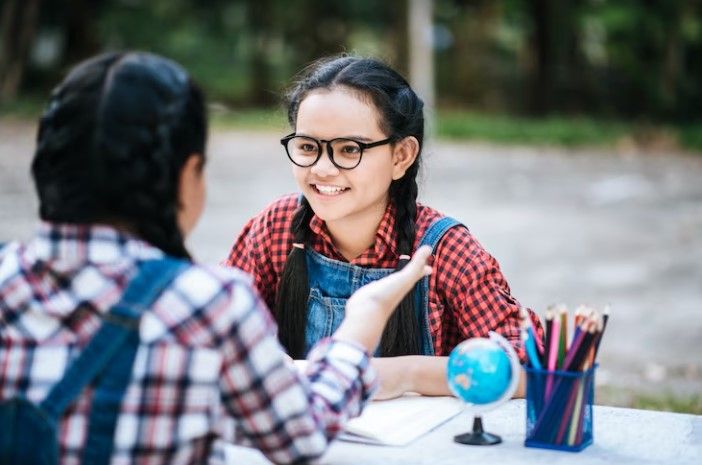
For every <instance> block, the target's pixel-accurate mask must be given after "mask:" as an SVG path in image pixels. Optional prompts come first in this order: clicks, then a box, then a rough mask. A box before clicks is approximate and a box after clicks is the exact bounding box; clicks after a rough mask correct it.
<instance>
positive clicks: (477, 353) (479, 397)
mask: <svg viewBox="0 0 702 465" xmlns="http://www.w3.org/2000/svg"><path fill="white" fill-rule="evenodd" d="M447 375H448V376H447V377H448V382H449V387H450V388H451V390H452V391H453V393H454V394H455V395H456V396H457V397H458V398H460V399H462V400H463V401H464V402H467V403H469V404H475V405H486V404H490V403H492V402H496V401H498V400H499V399H500V398H501V397H502V396H503V395H504V394H505V392H506V391H507V390H508V389H509V387H510V383H511V381H512V367H511V363H510V359H509V357H508V355H507V353H506V352H505V351H504V350H503V349H502V348H501V347H500V345H499V344H497V343H495V342H494V341H492V340H490V339H482V338H475V339H469V340H467V341H464V342H462V343H460V344H459V345H457V346H456V347H455V348H454V349H453V351H451V354H450V356H449V360H448V373H447Z"/></svg>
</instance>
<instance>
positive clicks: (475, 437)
mask: <svg viewBox="0 0 702 465" xmlns="http://www.w3.org/2000/svg"><path fill="white" fill-rule="evenodd" d="M453 440H454V441H455V442H457V443H459V444H469V445H471V446H494V445H495V444H499V443H501V442H502V438H501V437H499V436H498V435H496V434H492V433H486V432H485V431H484V430H483V419H482V418H481V417H478V416H476V417H475V418H474V419H473V431H471V432H470V433H463V434H458V435H456V436H454V437H453Z"/></svg>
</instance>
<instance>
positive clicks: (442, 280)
mask: <svg viewBox="0 0 702 465" xmlns="http://www.w3.org/2000/svg"><path fill="white" fill-rule="evenodd" d="M298 198H299V195H298V194H291V195H288V196H285V197H282V198H281V199H279V200H277V201H275V202H273V203H272V204H271V205H269V206H268V207H267V208H266V209H265V210H263V212H261V213H260V214H259V215H257V216H255V217H254V218H252V219H251V220H249V222H248V223H247V224H246V225H245V226H244V229H243V230H242V231H241V233H240V235H239V237H238V238H237V239H236V241H235V242H234V246H233V247H232V250H231V252H230V253H229V257H228V258H227V260H226V261H225V264H227V265H229V266H234V267H238V268H241V269H243V270H244V271H246V272H248V273H250V274H251V275H253V277H254V283H255V285H256V287H257V288H258V290H259V292H260V293H261V295H262V297H263V299H264V300H265V301H266V303H267V304H268V305H269V307H270V308H272V306H273V304H274V302H275V292H276V290H277V288H278V281H279V280H280V276H281V274H282V272H283V267H284V265H285V259H286V257H287V256H288V254H289V253H290V250H291V248H292V242H293V236H292V234H291V232H290V224H291V222H292V217H293V214H294V212H295V209H296V208H297V205H298ZM443 216H444V215H442V214H441V213H439V212H437V211H436V210H433V209H431V208H429V207H426V206H424V205H421V204H417V223H416V225H417V229H416V230H417V235H416V240H415V245H414V247H415V248H416V247H417V246H418V244H419V241H420V240H421V238H422V236H423V235H424V232H425V231H426V229H427V228H428V227H429V225H430V224H431V223H432V222H433V221H434V220H436V219H438V218H441V217H443ZM394 228H395V208H394V207H393V205H392V204H390V205H388V208H387V210H386V211H385V214H384V216H383V218H382V219H381V221H380V225H379V226H378V231H377V232H376V236H375V237H376V240H375V242H374V243H373V245H371V246H370V247H369V248H368V249H367V250H366V251H365V252H363V253H362V254H361V255H359V256H358V257H356V258H355V259H354V260H353V261H352V262H351V263H352V264H354V265H358V266H366V267H374V268H394V267H395V266H397V262H398V260H399V254H398V252H397V245H396V236H395V232H394ZM310 230H311V231H312V240H311V242H312V244H311V246H312V248H313V249H314V250H315V251H317V252H319V253H321V254H322V255H324V256H326V257H329V258H332V259H335V260H341V261H347V260H346V259H345V258H344V257H343V256H342V255H341V253H340V252H339V251H338V250H337V248H336V247H335V246H334V243H333V241H332V238H331V236H330V235H329V231H328V230H327V228H326V225H325V223H324V221H322V220H321V219H319V218H318V217H317V216H313V218H312V220H311V221H310ZM519 308H520V304H519V302H517V300H516V299H515V298H514V297H512V295H511V294H510V290H509V285H508V284H507V281H506V280H505V278H504V276H502V272H501V271H500V266H499V264H498V263H497V261H496V260H495V258H494V257H492V256H491V255H490V254H489V253H488V252H486V251H485V249H483V247H482V246H481V245H480V244H479V243H478V241H477V240H476V239H475V238H474V237H473V236H472V235H471V233H470V232H469V231H468V229H467V228H466V227H464V226H458V227H454V228H451V229H449V230H448V232H447V233H446V234H445V235H444V236H443V238H442V239H441V241H440V242H439V244H438V245H437V247H436V248H435V250H434V263H433V272H432V274H431V275H430V277H429V325H430V330H431V334H432V337H433V341H434V351H435V353H436V354H437V355H448V354H449V352H451V350H452V349H453V348H454V347H455V346H456V345H457V344H458V343H459V342H461V341H463V340H464V339H467V338H470V337H485V336H487V335H488V332H489V331H496V332H498V333H500V334H501V335H503V336H504V337H505V338H507V339H508V340H509V341H510V342H511V343H512V344H513V345H514V346H515V348H516V349H517V352H518V354H519V356H520V358H521V359H522V361H524V357H525V354H524V351H523V349H522V344H521V340H520V334H519V323H520V318H519ZM531 316H532V321H533V323H534V325H536V329H537V332H538V335H539V339H541V338H542V337H543V330H542V328H541V324H540V322H539V319H538V317H536V315H535V314H534V313H533V312H531Z"/></svg>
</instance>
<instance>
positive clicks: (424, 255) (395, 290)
mask: <svg viewBox="0 0 702 465" xmlns="http://www.w3.org/2000/svg"><path fill="white" fill-rule="evenodd" d="M430 254H431V249H430V248H429V247H427V246H422V247H420V248H419V249H417V251H416V252H415V254H414V256H413V257H412V259H411V260H410V261H409V263H407V265H405V267H404V268H403V269H402V270H400V271H397V272H395V273H392V274H391V275H389V276H387V277H385V278H383V279H379V280H378V281H374V282H372V283H369V284H367V285H365V286H363V287H362V288H360V289H359V290H358V291H356V292H354V294H353V295H352V296H351V297H350V298H349V300H348V302H347V303H346V318H345V319H344V321H343V322H342V323H341V325H340V326H339V329H337V331H336V333H335V337H336V338H337V339H347V338H348V339H351V340H354V341H356V342H359V343H361V344H363V345H364V346H365V347H366V348H367V349H368V350H369V351H372V350H374V349H375V346H376V345H377V344H378V341H379V340H380V335H381V334H382V332H383V328H384V327H385V323H387V320H388V318H389V317H390V315H391V314H392V312H393V311H394V310H395V308H396V307H397V306H398V305H399V303H400V301H401V300H402V298H403V297H404V296H405V295H406V294H407V293H408V292H409V291H410V290H411V289H412V287H413V286H414V285H415V283H416V282H417V281H419V280H420V279H421V278H423V277H424V276H427V275H429V274H431V267H430V266H429V265H427V260H428V258H429V255H430Z"/></svg>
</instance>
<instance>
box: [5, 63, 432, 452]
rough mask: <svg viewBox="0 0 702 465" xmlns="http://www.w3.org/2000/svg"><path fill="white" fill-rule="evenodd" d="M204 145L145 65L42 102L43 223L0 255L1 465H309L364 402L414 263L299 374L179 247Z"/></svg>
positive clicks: (194, 118) (160, 67)
mask: <svg viewBox="0 0 702 465" xmlns="http://www.w3.org/2000/svg"><path fill="white" fill-rule="evenodd" d="M206 132H207V121H206V118H205V103H204V99H203V96H202V94H201V92H200V91H199V90H198V87H197V86H196V85H195V84H194V83H193V82H192V81H191V80H190V78H189V77H188V74H187V73H186V72H185V70H184V69H182V68H181V67H180V66H179V65H177V64H176V63H174V62H172V61H169V60H167V59H165V58H161V57H158V56H155V55H151V54H146V53H110V54H106V55H101V56H98V57H95V58H93V59H91V60H88V61H86V62H83V63H81V64H80V65H78V66H76V67H75V68H74V69H73V70H72V71H71V72H70V73H69V75H68V76H67V77H66V79H65V80H64V81H63V82H62V83H61V84H60V85H59V86H58V87H57V88H56V89H55V90H54V92H53V94H52V96H51V100H50V102H49V105H48V108H47V110H46V111H45V113H44V115H43V116H42V118H41V120H40V122H39V132H38V137H37V148H36V152H35V155H34V159H33V162H32V175H33V178H34V182H35V184H36V189H37V193H38V196H39V213H40V217H41V220H42V222H41V225H40V226H39V228H38V230H37V233H36V235H35V236H34V237H33V238H32V239H31V240H29V241H28V242H27V243H20V242H11V243H9V244H7V245H5V247H0V367H1V368H0V457H2V459H0V461H2V463H3V464H8V465H10V464H34V463H59V462H60V463H76V464H79V463H151V464H178V463H205V462H207V463H225V458H226V457H225V454H224V452H225V451H224V450H223V449H222V448H221V447H219V448H215V447H214V446H213V444H220V445H221V444H222V442H221V441H217V442H215V440H216V439H223V440H225V441H237V442H238V441H243V442H245V443H246V444H248V445H253V446H255V447H257V448H259V449H260V450H261V451H262V452H263V453H264V454H265V455H266V456H267V457H268V458H270V459H271V460H272V461H273V462H276V463H307V462H308V461H310V460H311V459H314V458H316V457H319V456H320V455H321V454H322V453H323V452H324V450H325V449H326V447H327V445H328V444H329V441H330V440H331V439H333V438H334V437H335V436H336V434H338V432H339V431H340V430H342V429H343V426H344V422H345V421H346V420H347V419H348V418H349V417H351V416H355V415H358V414H359V413H360V411H361V409H362V408H363V406H364V405H365V403H366V401H367V400H368V399H369V397H370V395H371V394H372V392H373V389H374V387H375V372H374V370H373V369H372V368H371V367H370V365H369V360H368V356H367V353H368V351H371V350H373V348H374V347H375V346H376V345H377V343H378V341H379V339H380V336H381V333H382V330H383V327H384V324H385V322H386V321H387V318H388V316H389V315H390V313H391V312H392V310H393V309H394V308H395V307H396V306H397V304H398V303H399V301H400V300H401V299H402V296H403V295H404V294H405V293H407V292H408V291H409V290H410V289H411V287H412V285H413V284H414V283H415V282H416V281H417V280H418V279H420V278H421V277H422V276H424V275H425V274H426V273H428V272H430V271H431V269H430V268H429V267H427V266H426V259H427V257H428V256H429V250H428V249H421V250H418V251H417V253H416V255H415V257H414V258H413V259H412V260H411V261H410V264H409V265H408V266H407V268H406V269H405V270H403V271H402V272H401V273H397V274H393V275H392V276H389V277H388V278H387V279H384V280H380V281H376V282H374V283H371V284H370V285H369V286H366V287H364V288H362V289H360V290H359V291H358V292H356V293H355V294H354V295H353V297H352V298H351V299H349V301H348V303H347V308H346V319H345V320H344V321H343V322H342V323H341V324H340V325H339V327H338V328H337V329H336V332H335V333H334V335H333V337H332V338H330V339H327V340H325V341H323V342H321V343H320V344H318V345H316V346H315V348H313V349H312V350H311V351H310V354H309V357H308V364H309V370H310V372H311V373H313V375H311V376H310V377H307V376H304V375H301V374H300V373H299V372H298V370H297V369H296V368H295V367H294V366H293V365H292V363H290V361H289V358H288V357H287V356H286V355H285V352H284V351H283V350H282V349H281V346H280V344H279V343H278V340H277V338H276V327H275V324H274V323H273V322H272V320H271V318H270V313H269V311H268V309H267V308H266V306H265V304H264V303H263V302H262V301H261V299H260V298H259V296H258V294H257V293H256V291H255V290H254V289H253V288H252V287H251V285H250V280H249V278H248V277H247V276H245V275H244V274H243V273H241V272H240V271H238V270H232V269H227V268H223V267H219V266H205V265H201V264H198V263H195V262H193V261H192V260H191V258H190V255H189V253H188V251H187V250H186V248H185V245H184V237H185V236H186V235H187V234H188V233H189V232H190V231H191V230H192V228H193V227H194V225H195V223H196V222H197V220H198V218H199V216H200V213H201V211H202V207H203V204H204V196H205V184H204V182H205V180H204V174H203V170H204V165H205V158H206V157H205V140H206ZM37 445H38V446H39V447H37Z"/></svg>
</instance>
